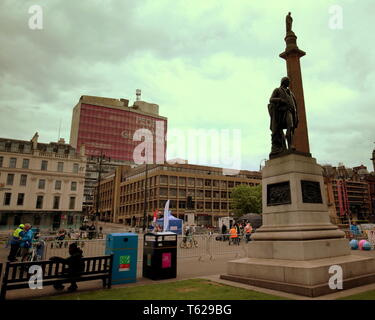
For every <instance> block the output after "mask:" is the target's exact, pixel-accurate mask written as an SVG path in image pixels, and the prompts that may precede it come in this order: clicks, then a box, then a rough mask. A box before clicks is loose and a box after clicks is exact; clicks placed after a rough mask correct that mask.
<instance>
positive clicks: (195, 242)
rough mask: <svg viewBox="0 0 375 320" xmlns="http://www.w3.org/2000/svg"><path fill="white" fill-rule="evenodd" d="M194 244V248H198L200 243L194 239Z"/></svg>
mask: <svg viewBox="0 0 375 320" xmlns="http://www.w3.org/2000/svg"><path fill="white" fill-rule="evenodd" d="M193 242H194V247H196V248H198V241H197V240H195V239H194V240H193Z"/></svg>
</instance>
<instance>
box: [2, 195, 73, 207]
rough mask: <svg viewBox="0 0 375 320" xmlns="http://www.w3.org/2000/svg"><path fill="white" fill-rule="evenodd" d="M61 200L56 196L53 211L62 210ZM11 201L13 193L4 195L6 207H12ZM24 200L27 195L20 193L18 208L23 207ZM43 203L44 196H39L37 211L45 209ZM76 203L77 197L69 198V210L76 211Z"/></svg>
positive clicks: (37, 198)
mask: <svg viewBox="0 0 375 320" xmlns="http://www.w3.org/2000/svg"><path fill="white" fill-rule="evenodd" d="M60 198H61V197H60V196H54V197H53V204H52V208H53V209H59V208H60ZM11 200H12V193H10V192H6V193H5V194H4V202H3V204H4V206H10V203H11ZM24 200H25V194H24V193H19V194H18V196H17V206H23V204H24ZM43 201H44V196H42V195H38V196H37V197H36V205H35V208H36V209H43ZM75 203H76V197H70V198H69V209H74V208H75V205H76V204H75Z"/></svg>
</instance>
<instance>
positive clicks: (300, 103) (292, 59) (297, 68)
mask: <svg viewBox="0 0 375 320" xmlns="http://www.w3.org/2000/svg"><path fill="white" fill-rule="evenodd" d="M284 40H285V43H286V48H285V51H284V52H283V53H281V54H280V57H281V58H283V59H285V60H286V67H287V74H288V77H289V79H290V89H291V90H292V92H293V93H294V96H295V98H296V100H297V113H298V118H299V123H298V127H297V129H296V131H295V135H294V145H295V147H296V151H298V152H300V153H302V154H305V155H310V146H309V136H308V132H307V121H306V111H305V99H304V96H303V86H302V75H301V64H300V61H299V60H300V58H301V57H303V56H304V55H305V54H306V52H304V51H302V50H300V49H299V48H298V46H297V36H296V35H295V34H294V32H293V31H289V32H288V33H287V35H286V37H285V39H284Z"/></svg>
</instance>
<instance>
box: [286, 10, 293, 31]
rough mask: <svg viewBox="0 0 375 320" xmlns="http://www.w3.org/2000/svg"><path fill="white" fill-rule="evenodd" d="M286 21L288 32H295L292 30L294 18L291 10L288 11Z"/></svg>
mask: <svg viewBox="0 0 375 320" xmlns="http://www.w3.org/2000/svg"><path fill="white" fill-rule="evenodd" d="M285 23H286V34H288V33H291V32H293V31H292V23H293V18H292V16H291V13H290V12H288V15H287V16H286V18H285Z"/></svg>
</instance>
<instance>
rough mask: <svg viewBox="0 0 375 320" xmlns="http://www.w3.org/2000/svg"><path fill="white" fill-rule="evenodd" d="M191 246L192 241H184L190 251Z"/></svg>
mask: <svg viewBox="0 0 375 320" xmlns="http://www.w3.org/2000/svg"><path fill="white" fill-rule="evenodd" d="M191 246H192V241H191V240H189V241H186V248H188V249H190V248H191Z"/></svg>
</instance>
